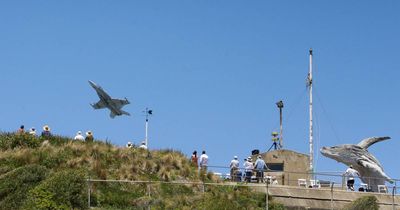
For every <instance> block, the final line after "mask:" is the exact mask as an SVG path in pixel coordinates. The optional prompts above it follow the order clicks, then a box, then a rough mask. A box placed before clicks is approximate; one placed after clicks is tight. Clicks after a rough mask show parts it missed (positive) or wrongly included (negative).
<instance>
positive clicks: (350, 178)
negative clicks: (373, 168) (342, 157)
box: [344, 165, 360, 191]
mask: <svg viewBox="0 0 400 210" xmlns="http://www.w3.org/2000/svg"><path fill="white" fill-rule="evenodd" d="M344 175H345V176H346V177H347V189H349V190H351V191H354V177H355V176H357V177H359V176H360V174H359V173H358V171H357V170H355V169H353V165H350V166H349V168H348V169H347V170H346V172H345V173H344Z"/></svg>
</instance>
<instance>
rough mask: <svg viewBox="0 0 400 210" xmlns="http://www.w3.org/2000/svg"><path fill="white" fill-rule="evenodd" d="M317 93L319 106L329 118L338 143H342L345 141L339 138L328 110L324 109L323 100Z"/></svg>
mask: <svg viewBox="0 0 400 210" xmlns="http://www.w3.org/2000/svg"><path fill="white" fill-rule="evenodd" d="M315 92H316V94H315V95H316V96H317V100H318V103H319V105H320V106H321V108H322V111H323V113H324V114H325V116H326V118H327V120H328V124H329V126H330V128H331V129H332V132H333V134H334V136H335V139H336V141H338V142H339V143H342V142H343V141H342V139H341V138H340V137H339V135H338V133H337V131H336V129H335V127H334V126H333V123H332V120H331V119H330V117H329V115H328V112H327V111H326V109H325V107H324V104H323V103H322V100H321V98H320V97H319V94H318V91H315Z"/></svg>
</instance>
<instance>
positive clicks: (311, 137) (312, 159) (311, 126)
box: [308, 49, 314, 173]
mask: <svg viewBox="0 0 400 210" xmlns="http://www.w3.org/2000/svg"><path fill="white" fill-rule="evenodd" d="M312 52H313V50H312V49H310V66H309V73H308V87H309V91H310V104H309V109H310V140H309V143H310V172H311V173H313V172H314V145H313V112H312V106H313V96H312V84H313V78H312V56H313V53H312Z"/></svg>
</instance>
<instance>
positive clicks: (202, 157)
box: [200, 150, 208, 174]
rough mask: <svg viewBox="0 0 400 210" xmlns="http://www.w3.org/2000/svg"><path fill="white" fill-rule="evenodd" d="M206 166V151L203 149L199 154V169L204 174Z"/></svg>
mask: <svg viewBox="0 0 400 210" xmlns="http://www.w3.org/2000/svg"><path fill="white" fill-rule="evenodd" d="M207 166H208V155H207V154H206V151H204V150H203V152H202V153H201V155H200V170H201V171H202V172H203V174H205V173H206V172H207Z"/></svg>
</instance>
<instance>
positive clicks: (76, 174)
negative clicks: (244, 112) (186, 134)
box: [0, 133, 282, 209]
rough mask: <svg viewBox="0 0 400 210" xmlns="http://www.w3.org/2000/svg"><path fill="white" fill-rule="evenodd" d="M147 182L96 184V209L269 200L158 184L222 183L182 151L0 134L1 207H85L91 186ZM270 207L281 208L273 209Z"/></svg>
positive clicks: (242, 192) (235, 190)
mask: <svg viewBox="0 0 400 210" xmlns="http://www.w3.org/2000/svg"><path fill="white" fill-rule="evenodd" d="M89 177H90V179H101V180H105V179H108V180H146V181H154V182H153V183H152V184H151V185H147V184H146V183H116V182H113V183H105V182H96V183H92V184H91V190H92V192H91V206H92V207H95V208H98V209H147V208H148V207H150V208H151V209H243V208H247V209H263V208H265V194H260V193H255V192H253V191H251V190H249V189H248V188H245V187H221V186H206V187H205V188H204V189H203V186H202V185H196V184H185V185H176V184H170V183H167V182H156V181H181V182H186V183H188V182H198V181H200V180H202V181H204V182H218V180H217V179H216V178H215V177H213V176H212V174H207V175H206V176H204V177H199V175H198V172H197V169H195V168H193V167H191V166H190V163H189V159H188V158H187V157H185V156H184V155H183V154H182V153H181V152H178V151H172V150H153V151H150V152H148V151H147V150H142V149H138V148H133V149H128V148H119V147H116V146H114V145H112V144H110V143H104V142H102V141H95V142H93V143H86V142H81V141H74V140H72V139H70V138H67V137H60V136H53V137H50V138H46V139H44V138H41V137H34V136H30V135H28V134H12V133H2V134H0V209H86V208H88V184H87V182H86V180H87V179H88V178H89ZM271 209H282V207H281V206H280V205H278V204H274V203H272V204H271Z"/></svg>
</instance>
